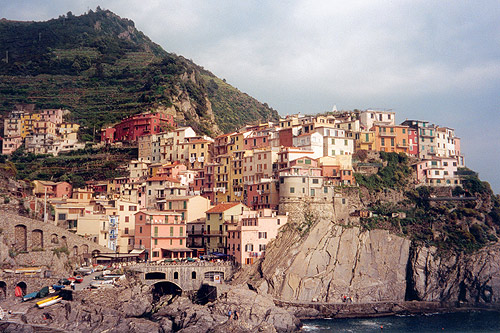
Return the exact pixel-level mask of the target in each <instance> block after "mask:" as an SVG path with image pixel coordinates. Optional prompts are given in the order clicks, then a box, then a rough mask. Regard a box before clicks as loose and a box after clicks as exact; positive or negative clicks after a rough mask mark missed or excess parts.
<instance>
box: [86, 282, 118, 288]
mask: <svg viewBox="0 0 500 333" xmlns="http://www.w3.org/2000/svg"><path fill="white" fill-rule="evenodd" d="M113 283H114V281H113V280H94V281H92V282H90V287H91V288H99V287H103V286H112V285H113Z"/></svg>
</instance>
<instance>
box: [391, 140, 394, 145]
mask: <svg viewBox="0 0 500 333" xmlns="http://www.w3.org/2000/svg"><path fill="white" fill-rule="evenodd" d="M391 146H393V147H394V138H391Z"/></svg>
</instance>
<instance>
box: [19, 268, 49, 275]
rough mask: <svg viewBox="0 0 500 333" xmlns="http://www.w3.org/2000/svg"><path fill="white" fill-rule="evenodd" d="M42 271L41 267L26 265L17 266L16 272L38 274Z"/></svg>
mask: <svg viewBox="0 0 500 333" xmlns="http://www.w3.org/2000/svg"><path fill="white" fill-rule="evenodd" d="M41 271H42V268H41V267H25V268H17V269H16V270H15V271H14V272H15V273H16V274H25V275H26V274H36V273H40V272H41Z"/></svg>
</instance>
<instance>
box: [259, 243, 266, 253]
mask: <svg viewBox="0 0 500 333" xmlns="http://www.w3.org/2000/svg"><path fill="white" fill-rule="evenodd" d="M265 250H266V244H259V251H260V252H262V251H265Z"/></svg>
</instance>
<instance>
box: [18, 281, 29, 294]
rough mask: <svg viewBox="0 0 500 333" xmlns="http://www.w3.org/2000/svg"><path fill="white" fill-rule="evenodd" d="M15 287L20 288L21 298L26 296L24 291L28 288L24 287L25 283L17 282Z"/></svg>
mask: <svg viewBox="0 0 500 333" xmlns="http://www.w3.org/2000/svg"><path fill="white" fill-rule="evenodd" d="M16 287H19V288H21V291H22V293H23V296H24V295H26V289H28V286H27V285H26V283H25V282H22V281H21V282H19V283H18V284H17V285H16Z"/></svg>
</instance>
